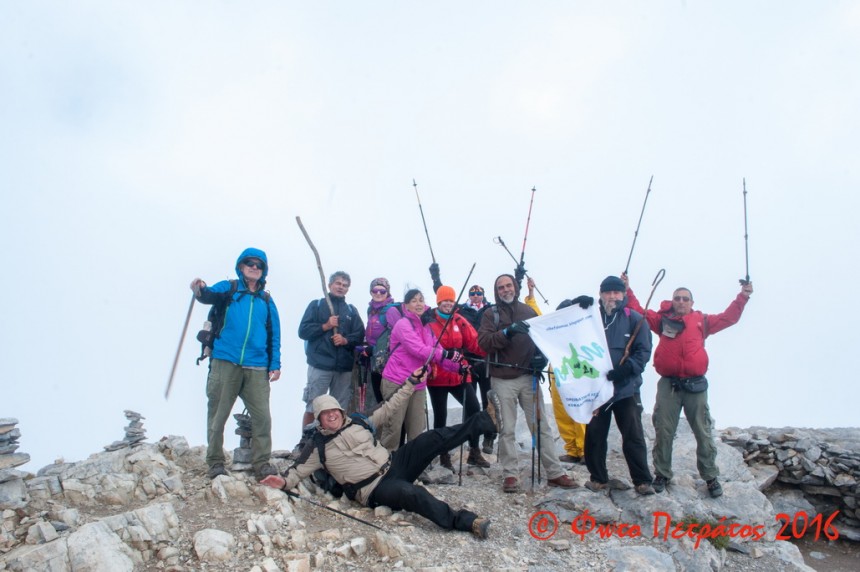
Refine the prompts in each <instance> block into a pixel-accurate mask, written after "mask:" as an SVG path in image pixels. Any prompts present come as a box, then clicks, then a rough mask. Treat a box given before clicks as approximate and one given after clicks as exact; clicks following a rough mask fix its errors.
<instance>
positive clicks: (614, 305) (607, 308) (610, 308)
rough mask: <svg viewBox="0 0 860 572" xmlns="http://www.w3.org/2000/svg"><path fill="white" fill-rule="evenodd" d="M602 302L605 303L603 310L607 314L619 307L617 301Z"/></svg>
mask: <svg viewBox="0 0 860 572" xmlns="http://www.w3.org/2000/svg"><path fill="white" fill-rule="evenodd" d="M600 303H601V304H603V311H604V312H606V313H607V314H611V313H612V312H614V311H615V308H617V307H618V302H615V301H609V302H605V303H604V302H603V300H601V301H600Z"/></svg>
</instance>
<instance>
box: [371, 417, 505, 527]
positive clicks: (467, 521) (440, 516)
mask: <svg viewBox="0 0 860 572" xmlns="http://www.w3.org/2000/svg"><path fill="white" fill-rule="evenodd" d="M494 427H495V426H494V425H493V421H492V419H490V416H489V415H488V414H487V412H486V411H481V412H480V413H478V414H476V415H472V416H471V417H469V418H468V419H467V420H466V422H465V423H461V424H459V425H453V426H451V427H442V428H440V429H434V430H432V431H426V432H424V433H422V434H421V435H419V436H418V438H417V439H415V440H413V441H409V442H408V443H406V444H405V445H404V446H402V447H400V448H399V449H397V450H396V451H394V453H393V454H392V457H391V468H390V469H389V470H388V472H387V473H386V474H385V476H384V477H382V480H381V481H380V482H379V484H378V485H377V486H376V488H375V489H374V490H373V492H372V493H371V494H370V498H369V499H368V501H367V505H368V506H369V507H371V508H373V507H376V506H379V505H385V506H388V507H391V508H392V509H394V510H408V511H410V512H414V513H416V514H420V515H421V516H423V517H424V518H426V519H428V520H431V521H433V522H435V523H436V524H437V525H439V526H440V527H442V528H444V529H446V530H452V529H453V530H465V531H470V530H472V522H473V521H474V520H475V519H476V518H477V515H476V514H475V513H473V512H469V511H467V510H452V509H451V507H450V506H448V503H446V502H443V501H441V500H439V499H437V498H436V497H434V496H433V495H431V494H430V493H429V492H428V491H427V489H425V488H424V487H422V486H419V485H416V484H415V479H417V478H418V476H419V475H420V474H421V472H422V471H424V469H426V468H427V466H428V465H430V462H431V461H432V460H433V459H435V458H436V457H438V456H439V455H440V454H441V453H446V452H448V451H450V450H451V449H454V448H456V447H459V446H460V444H461V443H465V442H466V441H467V440H469V438H470V437H477V436H478V435H481V434H482V433H486V432H487V431H491V430H493V429H494Z"/></svg>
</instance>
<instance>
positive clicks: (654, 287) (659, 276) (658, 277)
mask: <svg viewBox="0 0 860 572" xmlns="http://www.w3.org/2000/svg"><path fill="white" fill-rule="evenodd" d="M665 277H666V269H665V268H661V269H660V270H659V271H658V272H657V275H656V276H655V277H654V281H653V282H651V293H650V294H648V300H647V301H646V302H645V306H644V307H643V311H642V314H643V315H642V319H641V320H639V322H638V323H637V324H636V327H635V328H633V333H632V334H630V339H629V340H628V341H627V345H626V346H624V355H623V356H621V360H620V361H619V362H618V365H621V364H623V363H624V362H625V361H627V358H628V357H629V356H630V346H632V345H633V340H635V339H636V335H637V334H638V333H639V328H641V327H642V322H644V321H645V313H646V312H648V306H649V305H650V304H651V298H652V297H653V296H654V291H655V290H657V286H659V285H660V282H662V281H663V278H665Z"/></svg>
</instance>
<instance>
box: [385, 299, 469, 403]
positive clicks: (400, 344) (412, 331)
mask: <svg viewBox="0 0 860 572" xmlns="http://www.w3.org/2000/svg"><path fill="white" fill-rule="evenodd" d="M435 343H436V337H435V336H434V335H433V331H432V330H431V329H430V326H425V325H424V324H422V323H421V316H419V315H417V314H413V313H412V312H410V311H409V310H407V309H406V308H404V309H403V318H402V319H400V320H397V323H396V324H394V329H392V330H391V340H390V341H389V343H388V345H389V347H390V348H391V357H389V358H388V363H387V364H385V369H384V370H383V371H382V377H384V378H385V379H387V380H388V381H390V382H392V383H396V384H397V385H403V383H404V382H405V381H406V378H408V377H409V376H410V375H411V374H412V372H413V371H415V370H416V369H418V368H420V367H421V366H422V365H424V362H425V361H427V358H428V357H429V356H430V354H431V352H432V354H433V359H431V360H430V362H431V363H436V364H439V365H440V366H441V367H442V369H444V370H446V371H459V370H460V364H459V363H457V362H453V361H451V360H446V359H444V355H445V350H444V349H443V348H442V346H436V349H435V350H434V349H433V345H434V344H435ZM425 387H427V384H426V383H419V384H418V385H416V386H415V390H416V391H417V390H421V389H424V388H425Z"/></svg>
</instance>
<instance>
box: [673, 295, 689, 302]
mask: <svg viewBox="0 0 860 572" xmlns="http://www.w3.org/2000/svg"><path fill="white" fill-rule="evenodd" d="M672 300H674V301H676V302H689V301H690V300H692V298H690V297H689V296H675V297H674V298H672Z"/></svg>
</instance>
